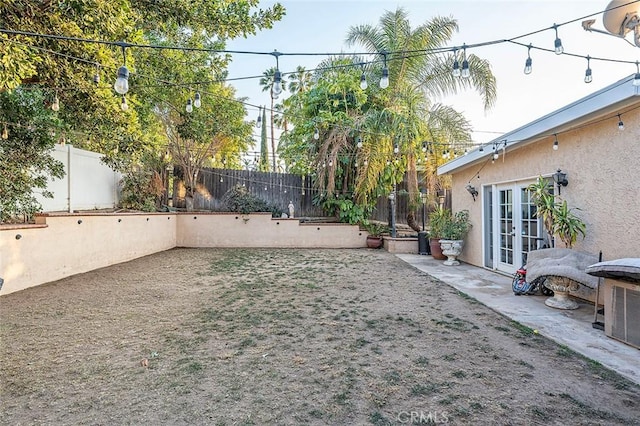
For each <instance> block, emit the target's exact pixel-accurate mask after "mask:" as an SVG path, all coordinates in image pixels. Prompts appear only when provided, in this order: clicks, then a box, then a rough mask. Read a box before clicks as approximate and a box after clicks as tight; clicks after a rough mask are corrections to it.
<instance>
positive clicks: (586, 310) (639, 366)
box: [396, 254, 640, 385]
mask: <svg viewBox="0 0 640 426" xmlns="http://www.w3.org/2000/svg"><path fill="white" fill-rule="evenodd" d="M396 256H397V257H398V258H400V259H402V260H403V261H405V262H407V263H408V264H410V265H411V266H413V267H415V268H417V269H419V270H421V271H423V272H426V273H427V274H429V275H431V276H433V277H435V278H437V279H439V280H441V281H443V282H445V283H447V284H448V285H450V286H452V287H454V288H456V289H457V290H460V291H462V292H464V293H466V294H468V295H469V296H471V297H473V298H475V299H476V300H478V301H479V302H481V303H483V304H484V305H486V306H488V307H489V308H491V309H493V310H495V311H496V312H499V313H501V314H503V315H505V316H507V317H508V318H511V319H513V320H515V321H518V322H519V323H521V324H524V325H526V326H528V327H531V328H533V329H534V330H538V332H539V333H540V334H541V335H543V336H546V337H548V338H550V339H552V340H554V341H555V342H557V343H560V344H562V345H565V346H567V347H568V348H570V349H572V350H574V351H575V352H578V353H580V354H582V355H584V356H586V357H588V358H590V359H592V360H594V361H598V362H599V363H600V364H602V365H604V366H606V367H608V368H610V369H612V370H614V371H616V372H618V373H619V374H621V375H622V376H624V377H626V378H627V379H629V380H631V381H633V382H635V383H637V384H639V385H640V362H639V360H640V350H638V349H636V348H633V347H632V346H629V345H626V344H624V343H622V342H619V341H617V340H615V339H612V338H609V337H607V336H605V334H604V331H601V330H598V329H595V328H593V326H592V322H593V320H594V307H593V305H592V304H589V303H584V302H580V303H579V305H580V307H579V308H578V309H576V310H572V311H563V310H557V309H553V308H550V307H548V306H546V305H545V304H544V301H545V299H546V296H515V295H514V294H513V291H512V290H511V281H512V279H511V277H510V276H506V275H502V274H498V273H495V272H492V271H489V270H486V269H483V268H478V267H476V266H472V265H468V264H465V263H461V264H460V265H459V266H446V265H444V264H443V263H442V261H441V260H435V259H433V258H432V257H431V256H423V255H417V254H396Z"/></svg>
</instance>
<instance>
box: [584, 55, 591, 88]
mask: <svg viewBox="0 0 640 426" xmlns="http://www.w3.org/2000/svg"><path fill="white" fill-rule="evenodd" d="M590 60H591V57H590V56H589V55H587V70H586V71H585V72H584V82H585V83H591V82H592V81H593V76H592V75H591V66H590V65H589V63H590Z"/></svg>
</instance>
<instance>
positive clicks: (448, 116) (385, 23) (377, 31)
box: [346, 8, 497, 221]
mask: <svg viewBox="0 0 640 426" xmlns="http://www.w3.org/2000/svg"><path fill="white" fill-rule="evenodd" d="M457 29H458V25H457V22H456V21H455V20H454V19H452V18H447V17H435V18H433V19H431V20H429V21H427V22H425V23H424V24H421V25H419V26H418V27H416V28H413V29H412V28H411V24H410V22H409V16H408V14H407V12H406V11H405V10H404V9H402V8H398V9H396V10H395V11H387V12H386V13H385V14H383V15H382V17H381V18H380V21H379V24H378V26H372V25H360V26H355V27H351V28H350V29H349V32H348V34H347V38H346V41H347V43H348V44H349V45H355V44H359V45H361V46H363V47H364V48H365V49H367V50H368V51H369V52H371V53H377V54H379V55H381V56H382V57H383V58H384V59H385V61H384V62H385V63H386V64H387V65H388V70H389V76H390V78H389V80H390V85H389V88H388V89H387V91H386V92H384V93H381V92H378V93H379V96H378V97H377V99H376V100H375V101H374V102H375V103H376V107H375V116H376V117H378V118H384V121H383V123H384V127H385V131H386V132H387V133H388V134H391V135H393V143H394V145H396V144H397V145H398V149H399V152H400V153H402V154H403V155H404V156H405V160H406V162H407V163H406V164H407V170H408V172H409V177H408V185H407V186H408V189H409V193H410V196H411V200H412V207H414V208H415V206H417V204H418V200H419V191H418V179H417V167H416V161H417V158H419V153H420V152H421V145H422V144H423V142H424V141H429V143H430V145H431V146H430V148H431V158H433V159H434V161H433V162H432V163H431V164H432V165H433V166H437V164H438V162H439V161H441V160H439V159H440V158H442V155H441V154H442V153H443V152H449V151H451V152H452V153H455V151H456V150H457V149H458V148H459V146H460V143H465V142H466V143H468V142H470V141H471V138H470V134H469V131H470V126H469V123H468V121H467V120H466V119H465V118H464V116H463V115H462V114H460V113H459V112H457V111H455V110H454V109H453V108H451V107H448V106H445V105H441V104H440V103H437V102H436V100H437V99H438V98H439V97H441V96H443V95H449V94H453V93H457V92H458V91H459V90H461V89H467V88H474V89H475V90H476V91H478V92H479V94H480V95H481V96H482V98H483V101H484V105H485V108H487V109H488V108H490V107H491V106H492V105H493V104H494V102H495V99H496V90H497V89H496V87H497V86H496V80H495V77H494V75H493V73H492V72H491V67H490V65H489V63H488V62H487V61H485V60H482V59H480V58H478V57H477V56H476V55H474V54H469V55H467V60H468V62H469V70H470V74H471V76H470V78H456V77H454V76H453V75H452V73H451V70H452V68H453V62H454V60H455V59H456V58H455V53H449V54H445V55H437V54H427V53H425V54H423V55H415V54H413V55H407V54H406V53H405V52H419V51H423V52H429V51H433V50H437V49H439V48H443V47H446V44H447V42H448V41H450V40H451V37H452V36H453V33H454V31H457ZM370 172H373V173H374V174H377V173H379V171H377V170H370ZM431 172H434V170H432V171H431ZM366 180H367V178H366V177H364V178H363V180H361V182H365V181H366ZM431 181H432V182H436V179H431ZM412 215H413V212H412ZM409 221H411V218H409Z"/></svg>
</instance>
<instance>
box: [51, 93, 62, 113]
mask: <svg viewBox="0 0 640 426" xmlns="http://www.w3.org/2000/svg"><path fill="white" fill-rule="evenodd" d="M51 109H52V110H54V111H59V110H60V100H59V99H58V95H55V96H54V97H53V103H52V104H51Z"/></svg>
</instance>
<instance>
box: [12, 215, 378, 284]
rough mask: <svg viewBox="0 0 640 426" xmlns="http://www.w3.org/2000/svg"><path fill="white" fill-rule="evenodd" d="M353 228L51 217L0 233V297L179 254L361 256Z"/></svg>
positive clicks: (255, 219)
mask: <svg viewBox="0 0 640 426" xmlns="http://www.w3.org/2000/svg"><path fill="white" fill-rule="evenodd" d="M366 237H367V233H366V232H364V231H360V230H359V228H358V226H354V225H347V224H336V223H331V224H328V223H319V224H315V223H300V222H299V221H298V219H272V218H271V214H268V213H267V214H252V215H244V216H243V215H238V214H219V213H213V214H208V213H190V214H173V213H150V214H142V213H140V214H138V213H135V214H130V213H129V214H127V213H124V214H50V215H42V216H38V218H37V224H36V225H1V226H0V278H2V279H3V280H4V283H3V285H2V288H1V289H0V296H1V295H5V294H9V293H13V292H15V291H19V290H23V289H26V288H29V287H33V286H37V285H40V284H44V283H47V282H51V281H56V280H59V279H61V278H65V277H68V276H70V275H75V274H79V273H83V272H87V271H91V270H94V269H98V268H103V267H106V266H110V265H114V264H117V263H121V262H126V261H129V260H133V259H136V258H139V257H142V256H146V255H149V254H153V253H157V252H160V251H164V250H168V249H171V248H174V247H176V246H178V247H270V248H277V247H291V248H362V247H366Z"/></svg>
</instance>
